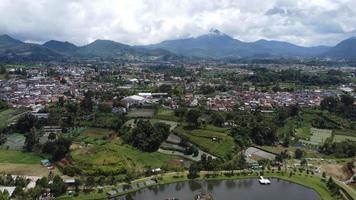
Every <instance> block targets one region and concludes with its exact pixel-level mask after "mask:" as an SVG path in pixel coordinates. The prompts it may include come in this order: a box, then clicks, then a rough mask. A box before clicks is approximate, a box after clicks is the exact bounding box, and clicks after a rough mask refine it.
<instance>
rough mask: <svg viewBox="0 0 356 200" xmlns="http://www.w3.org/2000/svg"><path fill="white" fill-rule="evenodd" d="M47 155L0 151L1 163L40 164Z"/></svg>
mask: <svg viewBox="0 0 356 200" xmlns="http://www.w3.org/2000/svg"><path fill="white" fill-rule="evenodd" d="M44 158H46V156H45V155H38V154H36V153H27V152H21V151H15V150H4V149H0V163H14V164H39V163H40V161H41V160H42V159H44Z"/></svg>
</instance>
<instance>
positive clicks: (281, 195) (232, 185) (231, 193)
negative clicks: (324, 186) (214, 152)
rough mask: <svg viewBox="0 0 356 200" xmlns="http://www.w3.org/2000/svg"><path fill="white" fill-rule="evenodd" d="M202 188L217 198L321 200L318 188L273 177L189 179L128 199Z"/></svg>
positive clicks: (183, 197)
mask: <svg viewBox="0 0 356 200" xmlns="http://www.w3.org/2000/svg"><path fill="white" fill-rule="evenodd" d="M202 191H203V192H205V193H209V194H211V195H212V196H213V198H214V200H286V199H287V200H320V197H319V195H318V194H317V193H316V192H315V191H314V190H312V189H309V188H306V187H304V186H301V185H298V184H295V183H291V182H288V181H283V180H279V179H271V184H270V185H260V183H259V182H258V180H257V179H242V180H209V181H186V182H180V183H172V184H167V185H161V186H154V187H151V188H146V189H142V190H140V191H138V192H135V193H132V194H130V195H129V196H127V199H133V200H166V199H168V198H173V197H174V198H178V199H179V200H193V198H194V196H195V195H196V194H199V193H201V192H202Z"/></svg>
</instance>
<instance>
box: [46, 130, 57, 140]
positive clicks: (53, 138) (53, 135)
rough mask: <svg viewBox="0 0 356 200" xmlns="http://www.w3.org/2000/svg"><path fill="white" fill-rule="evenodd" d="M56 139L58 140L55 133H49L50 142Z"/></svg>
mask: <svg viewBox="0 0 356 200" xmlns="http://www.w3.org/2000/svg"><path fill="white" fill-rule="evenodd" d="M56 138H57V136H56V134H55V133H53V132H51V133H49V135H48V139H49V140H55V139H56Z"/></svg>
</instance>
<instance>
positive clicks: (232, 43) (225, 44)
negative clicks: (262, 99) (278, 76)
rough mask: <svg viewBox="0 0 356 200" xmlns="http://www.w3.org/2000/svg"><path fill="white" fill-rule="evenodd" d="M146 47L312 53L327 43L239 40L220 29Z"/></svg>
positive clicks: (195, 52)
mask: <svg viewBox="0 0 356 200" xmlns="http://www.w3.org/2000/svg"><path fill="white" fill-rule="evenodd" d="M147 47H148V48H162V49H166V50H169V51H172V52H174V53H177V54H181V55H185V56H198V57H212V58H226V57H240V58H241V57H269V56H273V57H276V56H280V57H312V56H317V55H320V54H322V53H324V52H326V51H327V50H328V49H329V47H325V46H319V47H301V46H297V45H294V44H291V43H287V42H280V41H267V40H259V41H256V42H242V41H240V40H237V39H234V38H232V37H230V36H229V35H227V34H224V33H222V32H220V31H219V30H216V29H212V30H210V32H209V33H208V34H205V35H201V36H199V37H192V38H187V39H177V40H167V41H163V42H161V43H158V44H155V45H148V46H147Z"/></svg>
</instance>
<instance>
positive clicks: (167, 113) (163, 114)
mask: <svg viewBox="0 0 356 200" xmlns="http://www.w3.org/2000/svg"><path fill="white" fill-rule="evenodd" d="M154 118H156V119H162V120H169V121H178V120H179V119H178V117H176V116H175V115H174V111H173V110H170V109H166V108H160V109H159V110H158V112H157V114H156V115H155V116H154Z"/></svg>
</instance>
